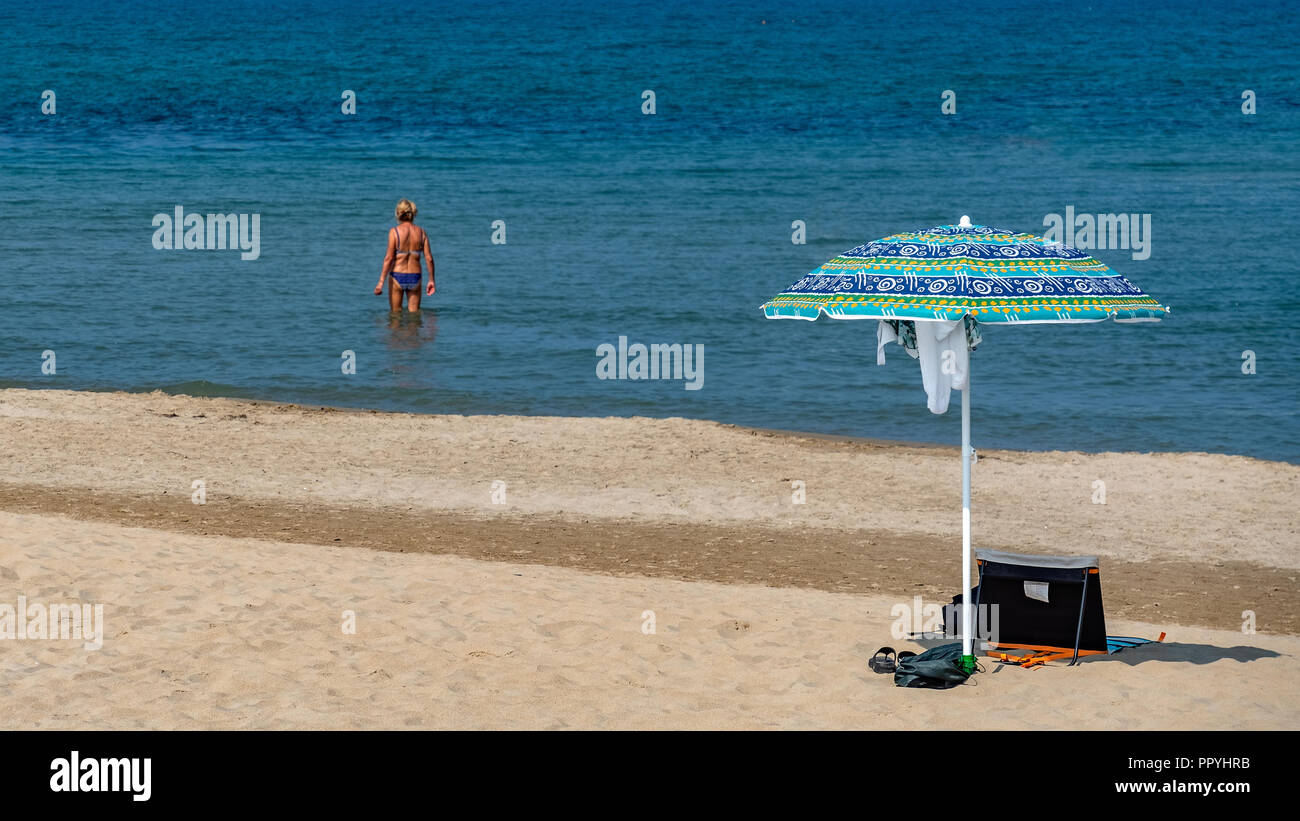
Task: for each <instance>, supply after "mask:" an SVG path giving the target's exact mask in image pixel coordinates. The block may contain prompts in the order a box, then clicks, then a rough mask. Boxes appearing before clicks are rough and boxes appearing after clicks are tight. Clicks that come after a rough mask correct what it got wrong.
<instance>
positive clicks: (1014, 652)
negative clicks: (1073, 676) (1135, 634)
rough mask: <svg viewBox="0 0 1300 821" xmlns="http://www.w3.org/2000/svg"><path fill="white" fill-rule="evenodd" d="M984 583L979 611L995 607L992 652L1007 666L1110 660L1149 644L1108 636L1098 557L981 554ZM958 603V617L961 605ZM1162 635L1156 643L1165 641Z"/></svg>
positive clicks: (976, 596)
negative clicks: (1089, 658)
mask: <svg viewBox="0 0 1300 821" xmlns="http://www.w3.org/2000/svg"><path fill="white" fill-rule="evenodd" d="M975 562H976V565H977V566H978V568H979V584H978V585H976V587H975V589H974V590H972V591H971V592H972V594H973V601H974V603H975V608H976V612H977V613H978V612H979V609H980V606H981V605H995V606H996V607H997V615H996V618H994V619H988V620H986V623H987V624H990V625H996V627H997V635H996V636H995V637H994V638H995V639H996V644H995V646H993V647H992V648H990V649H988V650H987V653H988V655H989V656H991V657H992V658H995V659H997V660H999V661H1002V662H1006V663H1008V664H1018V665H1020V666H1022V667H1033V666H1034V665H1038V664H1043V663H1045V662H1048V661H1056V660H1059V659H1064V658H1069V659H1070V666H1073V665H1075V664H1077V663H1078V661H1079V657H1080V656H1091V655H1106V654H1108V653H1114V652H1119V651H1120V650H1122V649H1124V648H1125V647H1134V646H1137V645H1139V644H1147V643H1149V640H1147V639H1138V638H1129V637H1122V636H1115V637H1111V638H1108V637H1107V636H1106V615H1105V612H1104V610H1103V608H1102V601H1101V571H1100V569H1099V566H1098V561H1097V557H1096V556H1025V555H1021V554H1018V553H1004V552H1002V551H998V550H976V551H975ZM962 601H963V598H962V596H961V595H958V596H956V597H954V598H953V605H952V606H953V607H954V612H960V611H959V610H956V608H957V607H958V606H959V605H960V604H961V603H962ZM1164 637H1165V634H1164V633H1161V634H1160V638H1159V639H1157V641H1162V640H1164Z"/></svg>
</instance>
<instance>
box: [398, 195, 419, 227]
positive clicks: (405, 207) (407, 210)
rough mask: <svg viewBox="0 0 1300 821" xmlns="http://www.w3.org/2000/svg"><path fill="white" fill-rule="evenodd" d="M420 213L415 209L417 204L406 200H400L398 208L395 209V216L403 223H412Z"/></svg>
mask: <svg viewBox="0 0 1300 821" xmlns="http://www.w3.org/2000/svg"><path fill="white" fill-rule="evenodd" d="M418 212H419V209H418V208H416V207H415V203H413V202H411V201H410V200H408V199H404V198H403V199H400V200H398V201H397V207H396V208H394V209H393V214H394V215H395V216H396V217H397V219H398V220H399V221H401V222H410V221H411V220H414V219H415V215H416V214H417V213H418Z"/></svg>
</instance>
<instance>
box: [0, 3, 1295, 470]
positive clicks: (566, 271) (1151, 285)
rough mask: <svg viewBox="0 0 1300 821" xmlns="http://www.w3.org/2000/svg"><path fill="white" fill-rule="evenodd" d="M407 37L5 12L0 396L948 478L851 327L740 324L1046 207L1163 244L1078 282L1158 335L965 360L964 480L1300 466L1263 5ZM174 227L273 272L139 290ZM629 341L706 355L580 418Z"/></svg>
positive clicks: (671, 15) (581, 24) (739, 12)
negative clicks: (803, 280) (1030, 452)
mask: <svg viewBox="0 0 1300 821" xmlns="http://www.w3.org/2000/svg"><path fill="white" fill-rule="evenodd" d="M407 8H408V7H406V6H397V5H394V6H388V7H386V6H383V5H382V4H362V3H345V2H335V3H315V4H306V3H302V4H299V3H277V4H267V3H251V2H223V3H220V4H203V5H195V4H184V5H182V4H164V3H149V4H145V3H129V2H128V3H124V4H121V5H120V6H114V7H111V8H107V7H105V8H101V7H99V6H97V5H95V4H90V3H66V2H65V3H60V2H42V3H31V4H27V3H22V2H18V3H8V4H4V5H3V6H0V32H3V34H0V37H2V38H3V46H4V58H5V59H4V60H3V61H0V100H3V107H2V108H0V226H2V229H3V230H2V231H0V282H2V283H3V285H4V286H5V287H4V296H3V298H2V299H0V386H24V387H59V388H80V389H128V390H153V389H156V388H162V389H164V390H171V391H177V392H185V393H195V394H213V395H226V396H244V397H259V398H271V399H280V400H286V401H298V402H308V403H319V404H334V405H345V406H356V407H377V408H387V409H395V410H411V411H422V412H456V413H526V414H561V415H600V416H603V415H632V414H642V415H650V416H688V417H700V418H710V419H719V420H723V421H727V422H735V423H739V424H748V425H757V426H763V427H774V428H787V429H796V430H808V431H819V432H827V433H840V434H854V435H865V436H874V437H882V438H893V439H904V440H921V441H936V442H955V441H957V440H958V438H959V434H960V429H959V420H958V418H957V414H955V413H952V412H950V413H949V414H947V415H945V416H939V417H936V416H932V415H931V414H929V413H928V412H927V411H926V410H925V397H924V394H923V392H922V391H921V387H920V374H919V371H918V369H917V368H916V365H915V363H913V362H911V361H910V360H908V359H907V358H906V357H905V356H903V355H902V352H901V350H899V349H895V353H894V355H893V356H892V357H891V358H890V363H889V365H887V366H886V367H883V368H881V367H877V366H876V365H875V364H874V363H875V351H874V348H875V335H874V325H873V324H872V323H847V322H841V323H837V322H831V321H826V320H822V321H819V322H816V323H805V322H793V321H782V322H774V321H767V320H764V319H763V318H762V315H761V313H760V312H759V310H758V306H759V305H760V304H761V303H762V302H763V301H764V300H766V299H767V298H769V297H770V296H772V295H774V294H775V293H777V292H778V291H780V290H781V289H782V288H783V287H785V286H786V285H788V284H789V283H791V282H793V281H794V280H795V279H797V278H798V277H799V276H801V275H802V274H804V273H806V272H807V271H808V270H810V269H812V268H814V267H816V266H817V265H819V264H821V263H822V262H824V261H825V260H826V259H828V258H830V257H831V256H833V255H835V254H836V253H838V252H840V251H843V250H845V249H847V248H850V247H852V246H854V245H856V244H858V243H860V242H863V241H866V240H869V239H873V238H876V237H879V236H883V235H886V234H889V233H892V232H895V231H900V230H914V229H918V228H924V227H928V226H931V225H936V224H941V223H949V222H955V221H956V219H957V218H958V217H959V216H961V215H962V214H969V215H971V216H972V218H973V219H974V220H975V222H977V223H985V224H990V225H995V226H998V227H1005V228H1009V229H1014V230H1024V231H1031V232H1034V233H1042V231H1043V230H1044V217H1045V215H1048V214H1053V213H1057V214H1063V213H1064V212H1065V209H1066V208H1067V207H1071V206H1072V207H1073V208H1074V209H1075V210H1076V211H1078V212H1080V213H1093V214H1096V213H1139V214H1150V215H1151V223H1152V235H1151V254H1150V257H1149V258H1148V259H1142V260H1135V259H1132V255H1131V253H1130V252H1129V251H1127V250H1098V251H1097V252H1096V255H1097V256H1098V257H1099V258H1101V259H1102V260H1103V261H1105V262H1106V263H1107V264H1109V265H1110V266H1111V267H1112V268H1115V269H1116V270H1118V271H1120V272H1121V273H1123V274H1125V275H1126V276H1128V277H1129V278H1130V279H1132V280H1134V281H1135V282H1137V283H1138V284H1139V285H1141V286H1142V287H1143V288H1144V289H1146V290H1147V291H1148V292H1150V293H1151V294H1153V295H1154V296H1156V297H1157V298H1159V299H1161V301H1162V302H1164V303H1166V304H1168V305H1170V306H1172V308H1173V314H1172V316H1171V317H1170V319H1169V320H1167V321H1166V322H1163V323H1161V324H1159V325H1155V326H1121V325H1115V324H1113V323H1105V324H1101V325H1087V326H1077V327H1064V326H1033V327H1019V328H1002V327H998V328H992V329H987V330H986V331H985V343H984V345H983V346H981V348H980V349H979V350H978V351H977V352H976V354H975V358H974V362H973V368H974V371H973V387H974V392H973V398H974V401H975V415H974V429H975V441H976V444H977V445H981V446H985V447H995V446H1000V447H1017V448H1031V449H1054V448H1077V449H1084V450H1103V449H1123V450H1209V451H1222V452H1229V453H1242V454H1248V455H1253V456H1260V457H1264V458H1273V459H1284V460H1289V461H1293V462H1294V461H1300V426H1298V425H1297V420H1296V401H1297V398H1298V397H1300V390H1297V387H1298V382H1297V374H1298V373H1300V333H1297V330H1296V321H1295V317H1297V316H1300V310H1298V309H1300V296H1297V290H1296V284H1297V282H1298V281H1300V248H1298V247H1297V244H1296V243H1295V242H1294V241H1292V239H1291V237H1292V236H1293V234H1294V232H1295V225H1296V222H1297V220H1300V159H1298V158H1297V153H1296V151H1295V145H1296V142H1297V137H1298V136H1300V89H1298V88H1297V86H1296V84H1295V77H1296V76H1297V71H1296V69H1297V58H1296V54H1297V52H1296V49H1295V48H1294V42H1295V41H1296V35H1297V34H1300V30H1298V28H1300V27H1298V26H1297V23H1296V15H1295V14H1294V12H1292V11H1291V10H1289V9H1288V8H1287V6H1286V5H1285V4H1276V5H1269V4H1251V5H1240V6H1239V5H1236V4H1228V3H1200V4H1181V3H1180V4H1175V3H1170V4H1159V3H1156V4H1142V5H1141V6H1139V7H1130V6H1129V5H1128V4H1125V3H1093V4H1091V5H1088V6H1072V7H1071V10H1070V11H1069V13H1068V14H1064V13H1062V12H1060V11H1051V10H1044V9H1041V8H1039V7H1038V6H1036V5H1032V4H1007V3H1003V4H981V3H965V4H961V5H960V6H955V7H952V8H949V9H948V10H947V11H946V12H945V13H939V12H937V11H925V10H924V9H923V8H921V7H912V6H908V7H906V8H903V7H900V6H898V4H892V3H879V4H877V3H851V4H850V3H829V2H823V3H811V4H800V5H799V6H798V7H797V11H790V10H788V9H787V10H785V11H781V9H783V8H786V7H784V6H776V5H772V6H763V5H749V4H739V3H732V4H724V3H711V2H702V3H692V4H689V5H684V6H676V7H670V6H656V7H654V8H651V9H643V8H638V7H637V6H635V5H633V4H627V3H620V2H604V3H599V4H596V3H590V2H568V3H553V2H552V3H542V2H528V3H509V4H507V3H501V4H487V5H473V6H470V5H463V4H462V5H447V6H431V7H429V8H428V9H426V10H423V11H421V12H420V13H415V12H412V11H409V10H407V11H402V9H407ZM778 12H779V13H778ZM399 17H403V18H405V19H410V20H411V21H412V23H411V25H412V26H413V28H411V29H408V30H407V31H406V32H405V33H399V30H398V28H397V25H396V20H397V19H398V18H399ZM792 18H793V19H792ZM763 20H766V24H764V23H763V22H762V21H763ZM47 88H48V89H52V90H54V91H55V92H56V95H57V97H56V101H57V111H56V114H55V115H54V116H43V115H42V114H41V111H40V102H41V92H42V91H43V90H44V89H47ZM344 89H352V90H355V91H356V93H357V99H358V107H357V113H356V115H355V116H344V115H342V114H341V113H340V111H339V105H340V93H341V92H342V91H343V90H344ZM646 89H651V90H654V91H655V93H656V104H657V112H656V114H654V115H653V116H645V115H643V114H642V113H641V105H642V92H643V91H644V90H646ZM945 89H952V90H953V91H955V92H956V95H957V113H956V114H955V115H953V116H944V115H942V114H941V113H940V103H941V95H942V93H943V91H944V90H945ZM1244 89H1250V90H1253V91H1254V92H1255V93H1256V95H1257V101H1258V102H1257V105H1258V113H1256V114H1255V115H1253V116H1247V115H1243V114H1242V111H1241V93H1242V91H1243V90H1244ZM399 196H406V197H410V198H411V199H413V200H415V201H416V202H417V203H418V204H419V206H420V220H419V221H420V223H421V224H422V225H424V226H425V227H426V228H427V230H428V231H429V234H430V237H431V238H432V242H433V246H434V250H435V255H436V258H437V263H438V286H439V292H438V294H437V295H436V296H435V297H434V298H432V299H430V300H428V301H427V302H426V303H425V310H424V311H423V312H422V316H421V321H419V322H414V321H411V320H409V319H408V320H405V321H401V322H397V323H393V322H392V321H390V319H389V317H388V315H387V311H386V307H385V304H384V302H383V300H382V299H381V298H379V297H375V296H373V295H371V288H372V287H373V285H374V282H375V280H376V278H377V274H378V269H379V261H380V257H381V256H382V252H383V243H384V236H385V234H384V232H385V229H386V228H387V227H388V226H389V225H391V224H392V216H391V215H392V207H393V203H394V201H395V200H396V199H397V198H398V197H399ZM177 204H180V205H183V206H184V207H185V208H186V209H187V210H188V211H196V212H202V213H208V212H235V213H239V212H244V213H257V214H259V215H260V227H261V242H260V246H261V255H260V258H259V259H257V260H256V261H248V262H246V261H241V260H240V259H239V255H238V253H236V252H230V251H224V252H217V251H213V252H203V251H181V252H176V251H159V250H155V249H154V248H153V245H152V243H151V238H152V235H153V227H152V225H151V220H152V218H153V216H154V215H155V214H157V213H171V211H172V209H173V208H174V207H175V206H176V205H177ZM494 220H504V221H505V223H506V231H507V233H506V236H507V242H506V244H505V245H494V244H492V242H491V234H492V223H493V221H494ZM794 220H803V221H804V222H805V223H806V225H807V241H806V244H802V245H797V244H792V243H791V241H790V234H791V223H792V221H794ZM620 336H625V337H627V338H628V340H629V341H630V342H642V343H653V342H663V343H682V344H692V345H697V346H698V345H702V346H703V347H704V349H705V367H704V380H703V387H702V389H701V390H698V391H688V390H685V389H684V385H683V382H681V381H671V380H667V381H654V382H650V381H642V382H633V381H617V380H601V379H598V378H597V377H596V364H597V361H598V357H597V354H596V349H597V347H598V346H599V345H601V344H602V343H617V341H618V338H619V337H620ZM45 350H53V351H54V352H55V354H56V356H57V365H58V371H57V373H56V374H55V375H43V374H42V373H41V363H42V359H41V354H42V352H43V351H45ZM344 350H352V351H354V352H355V353H356V361H357V372H356V373H355V374H344V373H342V369H341V368H340V356H341V353H342V352H343V351H344ZM1245 350H1251V351H1254V353H1255V357H1256V368H1257V372H1256V373H1255V374H1253V375H1246V374H1243V373H1242V372H1241V364H1242V352H1243V351H1245Z"/></svg>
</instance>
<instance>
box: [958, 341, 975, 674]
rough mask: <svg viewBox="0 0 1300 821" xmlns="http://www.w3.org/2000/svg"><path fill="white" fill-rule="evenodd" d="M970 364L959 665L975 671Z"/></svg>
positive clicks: (964, 410)
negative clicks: (971, 576) (971, 598)
mask: <svg viewBox="0 0 1300 821" xmlns="http://www.w3.org/2000/svg"><path fill="white" fill-rule="evenodd" d="M970 370H971V369H970V364H969V363H967V366H966V388H965V390H963V391H962V392H961V593H962V597H961V601H962V605H961V665H962V667H963V668H965V670H966V672H968V673H973V672H975V655H974V653H972V652H971V645H972V643H973V642H972V636H973V634H972V631H971V611H972V610H973V608H972V606H971V601H970V590H971V583H970Z"/></svg>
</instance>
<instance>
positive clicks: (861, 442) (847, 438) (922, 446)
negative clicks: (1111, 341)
mask: <svg viewBox="0 0 1300 821" xmlns="http://www.w3.org/2000/svg"><path fill="white" fill-rule="evenodd" d="M231 387H233V386H231ZM9 391H29V392H45V391H56V392H61V393H88V394H90V393H93V394H107V395H118V394H120V395H124V396H154V395H160V396H169V397H176V398H178V399H196V400H206V399H216V400H223V401H231V402H243V403H247V404H250V405H255V406H260V407H280V408H288V409H299V410H303V411H315V412H326V413H349V414H376V413H379V414H393V415H400V416H417V417H443V416H455V417H463V418H474V417H516V416H517V417H523V418H528V419H628V420H635V419H654V420H660V421H669V420H675V419H681V420H686V421H691V422H709V423H712V424H715V425H721V426H722V427H725V428H730V429H734V430H737V431H742V432H749V433H752V434H754V435H760V436H769V437H785V438H790V439H800V440H810V441H825V442H835V443H844V444H850V445H857V446H860V447H862V448H865V449H889V448H900V449H916V450H947V451H950V452H952V453H953V454H954V455H960V451H961V445H960V443H956V442H954V443H946V442H924V441H919V440H912V439H883V438H879V437H874V436H857V435H853V434H845V433H822V432H818V431H801V430H792V429H786V428H770V427H764V426H759V425H743V424H739V423H735V422H726V421H723V420H719V419H712V418H709V417H704V416H642V415H633V416H556V415H553V414H516V413H474V414H464V413H435V412H428V411H420V410H389V409H386V408H378V407H371V406H360V405H326V404H319V403H315V402H298V401H290V400H280V399H274V398H257V397H241V396H232V395H228V394H193V393H183V392H172V391H168V390H163V389H161V388H153V389H148V390H146V389H143V388H142V389H140V390H126V389H123V388H96V387H90V388H59V387H31V386H30V385H29V384H22V385H18V384H15V385H6V384H5V383H0V396H3V395H4V394H5V393H6V392H9ZM976 450H977V452H978V453H979V454H980V456H981V457H982V456H984V455H985V454H992V453H1024V454H1043V455H1046V454H1080V455H1084V456H1103V455H1107V454H1138V455H1170V456H1173V455H1204V456H1230V457H1236V458H1241V459H1251V460H1254V461H1257V462H1265V463H1276V464H1282V465H1293V466H1297V467H1300V459H1298V460H1297V461H1294V462H1293V461H1289V460H1286V459H1262V458H1260V457H1258V456H1251V455H1249V454H1245V453H1237V452H1229V451H1207V450H1078V449H1074V450H1062V449H1060V448H1049V449H1043V450H1033V449H1013V448H976Z"/></svg>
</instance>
